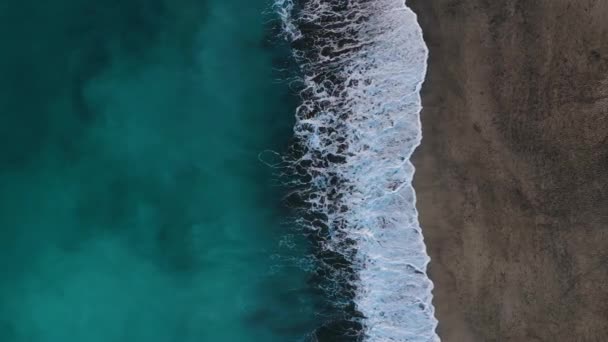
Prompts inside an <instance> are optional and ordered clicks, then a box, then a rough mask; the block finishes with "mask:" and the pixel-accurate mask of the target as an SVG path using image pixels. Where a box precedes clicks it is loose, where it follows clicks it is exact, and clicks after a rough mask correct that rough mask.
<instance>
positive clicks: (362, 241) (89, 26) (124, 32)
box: [0, 0, 436, 342]
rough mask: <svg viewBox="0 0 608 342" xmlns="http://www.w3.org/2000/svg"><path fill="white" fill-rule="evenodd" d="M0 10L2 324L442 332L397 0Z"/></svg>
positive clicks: (27, 1)
mask: <svg viewBox="0 0 608 342" xmlns="http://www.w3.org/2000/svg"><path fill="white" fill-rule="evenodd" d="M0 19H1V20H0V27H1V29H0V35H1V38H2V41H3V42H4V45H3V48H2V54H1V55H0V61H1V62H0V73H1V75H2V77H1V78H0V87H2V90H3V91H2V92H0V140H1V141H0V244H1V246H0V267H2V271H3V272H2V280H1V281H0V340H2V341H7V342H11V341H15V342H25V341H43V342H47V341H48V342H55V341H57V342H59V341H70V340H74V341H82V342H93V341H100V342H101V341H104V342H105V341H150V342H165V341H179V342H188V341H228V342H230V341H245V342H246V341H264V342H266V341H281V342H283V341H328V342H333V341H361V340H365V341H435V340H436V335H435V334H434V329H435V326H436V320H435V319H434V317H433V307H432V305H431V290H432V283H431V282H430V280H428V278H427V277H426V265H427V263H428V262H429V260H428V256H427V255H426V253H425V251H424V243H423V240H422V234H421V229H420V227H419V225H418V222H417V213H416V209H415V194H414V191H413V189H412V187H411V178H412V176H413V172H414V169H413V166H412V165H411V163H409V157H410V155H411V153H412V152H413V150H414V148H415V147H416V146H417V145H418V143H419V142H420V138H421V135H420V121H419V116H418V115H419V111H420V97H419V91H420V84H421V82H422V80H423V77H424V73H425V69H426V64H425V63H426V55H427V52H426V47H425V45H424V42H423V41H422V36H421V33H420V29H419V27H418V25H417V23H416V21H415V16H414V15H413V14H412V13H411V12H410V11H409V10H407V9H406V8H405V7H404V6H403V4H401V3H400V1H392V0H377V1H352V2H349V1H331V0H325V1H320V0H311V1H301V2H299V3H291V2H289V1H281V0H277V1H275V2H272V1H267V0H247V1H245V0H175V1H167V0H146V1H143V0H121V1H114V0H110V1H104V2H101V1H91V0H89V1H76V0H69V1H68V0H62V1H55V2H52V3H48V4H47V3H40V2H38V1H32V0H22V1H14V0H10V1H6V2H4V3H3V4H0Z"/></svg>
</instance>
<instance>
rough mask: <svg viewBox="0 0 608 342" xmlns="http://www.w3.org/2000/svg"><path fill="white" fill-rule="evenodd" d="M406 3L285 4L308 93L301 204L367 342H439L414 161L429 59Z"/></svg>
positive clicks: (299, 130)
mask: <svg viewBox="0 0 608 342" xmlns="http://www.w3.org/2000/svg"><path fill="white" fill-rule="evenodd" d="M403 1H404V0H304V1H299V2H293V1H291V0H276V3H275V6H276V9H277V11H278V12H279V14H280V16H281V18H282V23H283V34H284V35H285V36H287V37H288V38H289V39H290V41H291V43H292V47H293V53H294V56H295V59H296V61H297V62H298V64H299V66H300V71H301V73H302V80H301V81H302V84H303V86H302V90H301V93H300V95H301V99H302V103H301V105H300V106H299V107H298V109H297V111H296V124H295V127H294V133H295V140H296V144H295V145H294V147H293V151H292V152H293V153H292V154H291V156H290V160H289V161H288V165H289V166H288V168H289V170H290V173H291V174H292V175H293V176H294V177H295V179H294V180H292V185H294V190H293V193H292V197H296V198H297V201H298V203H300V206H301V208H302V216H301V221H300V223H301V224H303V225H304V226H306V228H307V229H308V231H309V232H312V233H313V234H315V235H316V237H317V241H320V242H319V244H318V246H317V247H318V251H317V252H318V253H317V254H319V255H321V256H325V258H326V259H327V260H321V264H324V265H326V267H328V268H329V269H331V272H328V273H327V275H328V277H329V278H331V283H332V284H333V287H332V285H327V286H326V288H331V291H333V292H334V293H335V292H337V291H342V292H344V291H346V292H347V293H349V295H350V298H351V299H352V301H353V302H354V306H355V310H356V311H357V312H359V313H360V317H359V318H355V317H353V318H352V320H355V321H357V322H358V323H359V324H360V327H361V329H360V330H361V331H360V332H359V337H360V338H362V339H363V340H365V341H424V342H428V341H438V340H439V338H438V337H437V335H436V333H435V328H436V326H437V321H436V319H435V317H434V308H433V306H432V304H431V299H432V294H431V291H432V288H433V284H432V282H431V281H430V280H429V278H428V277H427V275H426V268H427V264H428V262H429V257H428V255H427V254H426V248H425V245H424V241H423V236H422V233H421V229H420V226H419V223H418V213H417V210H416V207H415V202H416V196H415V192H414V189H413V188H412V185H411V183H412V177H413V174H414V167H413V166H412V164H411V162H410V160H409V159H410V157H411V155H412V153H413V151H414V149H415V148H416V147H417V146H418V145H419V143H420V140H421V131H420V117H419V113H420V110H421V101H420V94H419V93H420V87H421V84H422V82H423V79H424V75H425V73H426V60H427V54H428V52H427V48H426V45H425V43H424V41H423V38H422V33H421V29H420V27H419V25H418V23H417V21H416V16H415V14H414V13H413V12H412V11H411V10H409V9H408V8H407V7H406V6H405V4H404V2H403ZM336 257H337V258H338V259H340V258H341V259H343V260H346V261H348V263H349V266H344V265H343V264H341V263H339V262H338V263H336V262H332V261H331V260H334V261H335V260H336ZM321 258H322V257H321ZM329 259H331V260H329ZM327 265H329V266H327ZM330 273H331V276H329V274H330ZM334 299H335V300H337V301H338V300H339V298H338V296H336V298H334ZM343 305H345V306H346V305H347V303H343ZM354 316H357V315H354Z"/></svg>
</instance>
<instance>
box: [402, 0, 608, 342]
mask: <svg viewBox="0 0 608 342" xmlns="http://www.w3.org/2000/svg"><path fill="white" fill-rule="evenodd" d="M408 5H409V6H411V7H412V8H413V9H414V10H415V12H417V14H418V16H419V20H420V23H421V25H422V28H423V30H424V33H425V38H426V41H427V43H428V46H429V49H430V61H429V73H428V75H427V80H426V83H425V84H424V88H423V105H424V109H423V111H422V123H423V135H424V139H423V142H422V145H421V147H420V148H419V149H418V150H417V152H416V154H415V158H414V163H415V165H416V167H417V173H416V178H415V184H414V186H415V188H416V190H417V193H418V208H419V210H420V215H421V216H420V219H421V224H422V227H423V230H424V235H425V238H426V243H427V246H428V251H429V254H430V256H431V258H432V262H431V265H430V276H431V278H432V280H433V281H434V283H435V291H434V294H435V300H434V304H435V306H436V309H437V317H438V319H439V330H438V331H439V335H440V337H441V338H442V340H443V341H445V342H477V341H479V342H481V341H483V342H488V341H501V342H507V341H513V342H528V341H530V342H534V341H551V342H554V341H564V342H571V341H606V340H607V339H608V324H606V317H608V287H607V286H606V284H607V282H608V266H607V263H606V261H608V252H607V248H606V246H608V211H607V209H608V177H606V172H607V170H608V145H607V144H606V143H607V141H608V79H607V77H606V76H607V71H608V21H607V20H606V18H608V2H602V1H592V0H579V1H566V0H537V1H504V0H496V1H487V0H461V1H453V0H409V1H408Z"/></svg>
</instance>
